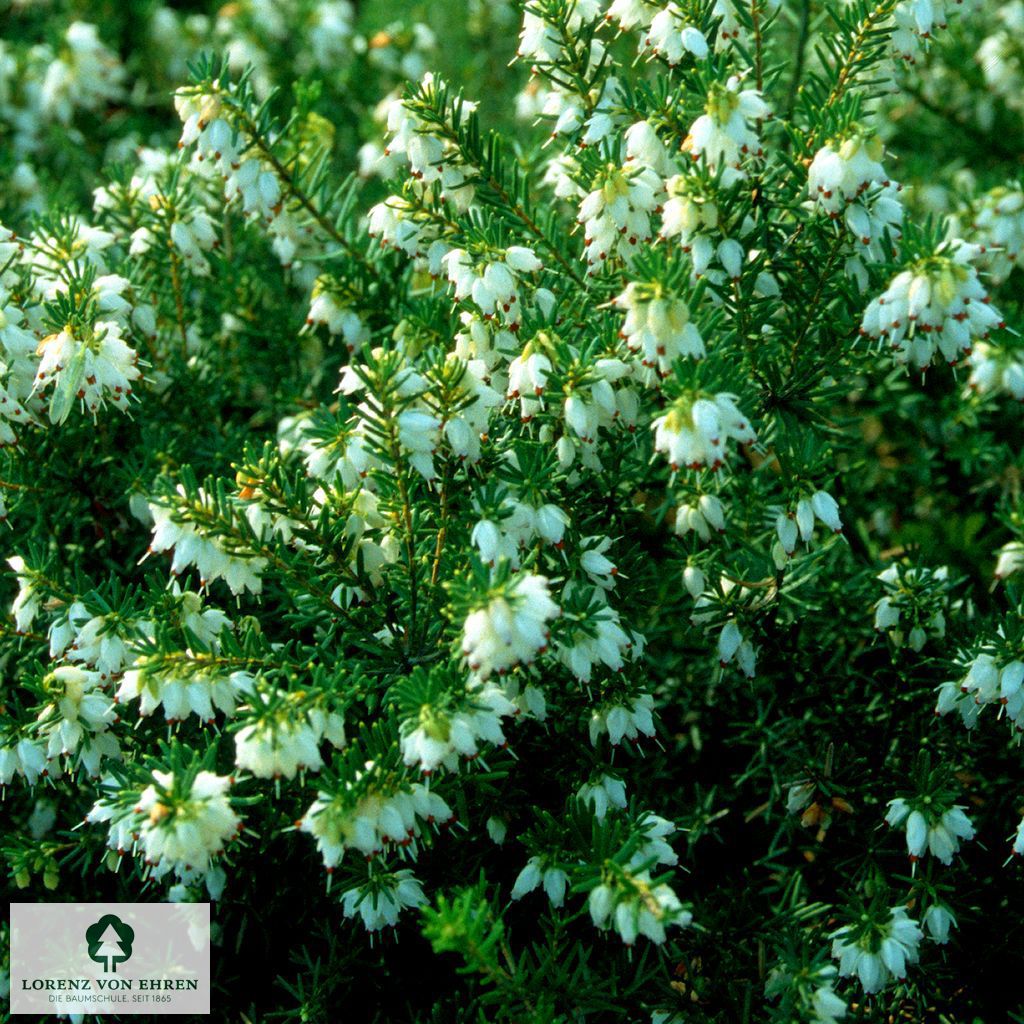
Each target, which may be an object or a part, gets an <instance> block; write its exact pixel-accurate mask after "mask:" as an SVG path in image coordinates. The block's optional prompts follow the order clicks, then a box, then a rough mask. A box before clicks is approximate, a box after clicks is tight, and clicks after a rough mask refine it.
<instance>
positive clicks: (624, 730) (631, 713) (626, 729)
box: [590, 693, 655, 747]
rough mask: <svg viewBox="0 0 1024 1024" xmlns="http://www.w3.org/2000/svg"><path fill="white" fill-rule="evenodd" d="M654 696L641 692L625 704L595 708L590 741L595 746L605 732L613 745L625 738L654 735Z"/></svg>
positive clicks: (592, 716)
mask: <svg viewBox="0 0 1024 1024" xmlns="http://www.w3.org/2000/svg"><path fill="white" fill-rule="evenodd" d="M653 710H654V698H653V697H652V696H651V695H650V694H649V693H641V694H639V695H638V696H637V697H634V698H632V699H631V700H628V701H627V703H624V704H615V703H613V704H608V705H605V706H603V707H600V708H595V710H594V711H593V712H592V714H591V716H590V742H591V744H593V745H594V746H595V747H596V746H597V741H598V739H600V737H601V735H602V734H604V733H607V734H608V740H609V742H610V743H611V745H612V746H613V747H617V746H618V745H619V744H620V743H621V742H622V741H623V739H628V740H635V739H636V738H637V736H640V735H643V736H653V735H654V732H655V729H654V715H653Z"/></svg>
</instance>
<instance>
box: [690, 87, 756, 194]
mask: <svg viewBox="0 0 1024 1024" xmlns="http://www.w3.org/2000/svg"><path fill="white" fill-rule="evenodd" d="M770 115H771V111H770V109H769V107H768V104H767V103H765V101H764V100H763V99H762V98H761V94H760V93H759V92H758V91H757V90H756V89H743V88H742V82H741V81H740V79H739V78H737V77H736V76H733V77H732V78H730V79H729V81H728V82H726V84H725V85H722V84H721V83H720V82H713V83H712V85H711V89H710V91H709V92H708V98H707V103H706V105H705V107H704V113H703V114H702V115H701V116H700V117H698V118H697V120H696V121H694V122H693V124H692V125H691V126H690V135H689V139H690V155H691V156H692V157H693V159H694V160H699V159H701V157H703V158H704V162H705V164H706V165H707V167H708V170H710V171H711V172H712V173H714V172H716V171H718V170H719V169H720V168H724V169H725V173H724V175H723V181H724V183H725V184H730V183H732V182H733V181H736V180H737V179H738V178H741V177H743V173H744V172H743V171H742V169H741V167H742V163H743V160H744V158H746V157H747V156H760V155H761V154H762V152H763V151H762V149H761V142H760V139H759V138H758V134H757V131H756V129H755V128H752V127H751V126H750V122H757V121H760V120H763V119H764V118H767V117H769V116H770Z"/></svg>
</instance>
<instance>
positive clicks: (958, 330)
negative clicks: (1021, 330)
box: [861, 240, 1005, 369]
mask: <svg viewBox="0 0 1024 1024" xmlns="http://www.w3.org/2000/svg"><path fill="white" fill-rule="evenodd" d="M979 252H980V250H979V249H978V247H977V246H972V245H968V244H967V243H966V242H962V241H960V240H954V241H952V242H947V243H943V245H942V246H940V247H939V249H938V250H937V251H936V252H935V254H934V255H931V256H925V257H922V258H921V259H919V260H917V261H916V262H915V263H913V264H912V265H911V266H910V267H909V268H907V269H906V270H903V271H902V272H901V273H899V274H897V275H896V277H894V278H893V280H892V281H891V283H890V284H889V287H888V288H887V289H886V290H885V292H884V293H883V294H882V295H881V296H880V297H879V298H877V299H873V300H872V301H871V303H870V304H869V305H868V308H867V309H866V310H865V312H864V317H863V320H862V322H861V334H863V335H865V336H867V337H870V338H882V339H884V340H885V342H886V343H887V344H888V345H889V346H890V348H891V349H892V350H893V355H894V357H895V359H896V361H897V362H899V363H909V364H911V365H913V366H915V367H917V368H918V369H924V368H925V367H926V366H928V365H929V364H930V363H931V362H932V359H933V358H934V356H935V355H936V354H941V355H942V357H943V358H944V359H946V360H947V362H950V363H954V362H956V361H957V360H958V359H959V358H961V356H962V355H964V354H965V353H968V352H970V350H971V346H972V344H973V342H974V341H975V340H977V339H979V338H980V339H987V338H988V336H989V332H990V331H991V330H992V329H993V328H1001V327H1003V326H1005V325H1004V323H1003V320H1002V316H1001V315H1000V313H999V311H998V310H996V309H995V308H994V307H993V306H992V305H990V304H989V299H988V295H987V293H986V291H985V288H984V286H983V285H982V283H981V280H980V279H979V277H978V272H977V270H976V269H975V267H973V266H972V265H971V263H972V261H973V260H975V259H976V258H977V256H978V254H979Z"/></svg>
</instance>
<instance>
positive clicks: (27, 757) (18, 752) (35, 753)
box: [0, 738, 61, 786]
mask: <svg viewBox="0 0 1024 1024" xmlns="http://www.w3.org/2000/svg"><path fill="white" fill-rule="evenodd" d="M52 767H53V768H54V769H55V770H53V771H51V766H50V765H49V764H48V763H47V760H46V750H45V748H44V747H43V745H42V744H41V743H38V742H37V741H36V740H32V739H28V738H25V739H21V740H18V741H17V742H16V743H12V744H11V745H10V746H7V747H0V784H2V785H4V786H6V785H7V784H8V783H9V782H10V781H11V779H13V778H14V776H15V775H20V776H22V777H23V778H24V779H25V781H26V782H27V783H28V785H30V786H34V785H35V783H36V780H37V779H38V778H39V777H40V776H43V777H44V778H45V777H47V776H50V775H53V776H54V777H55V778H56V777H58V776H59V775H60V774H61V772H60V766H59V765H55V766H52Z"/></svg>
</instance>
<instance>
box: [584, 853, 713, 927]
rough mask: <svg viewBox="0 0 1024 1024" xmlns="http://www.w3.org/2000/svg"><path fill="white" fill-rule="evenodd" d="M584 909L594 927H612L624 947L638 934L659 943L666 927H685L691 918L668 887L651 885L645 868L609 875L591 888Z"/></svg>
mask: <svg viewBox="0 0 1024 1024" xmlns="http://www.w3.org/2000/svg"><path fill="white" fill-rule="evenodd" d="M587 908H588V909H589V911H590V919H591V920H592V921H593V922H594V925H595V927H597V928H600V929H602V930H603V929H605V928H608V927H609V926H611V927H614V928H615V930H616V931H617V932H618V933H619V936H620V937H621V939H622V941H623V942H624V943H625V944H626V945H627V946H632V945H633V943H634V942H636V939H637V936H638V935H643V936H646V937H647V938H648V939H650V940H651V941H652V942H654V943H657V944H661V943H662V942H664V941H665V938H666V929H667V928H669V927H672V926H675V927H678V928H685V927H686V926H687V925H688V924H689V923H690V922H691V921H692V920H693V915H692V914H690V912H689V911H687V910H684V909H683V905H682V904H681V903H680V902H679V898H678V897H677V896H676V894H675V893H674V892H673V891H672V889H671V887H670V886H668V885H666V884H664V883H662V884H659V885H653V884H652V883H651V878H650V875H649V874H648V873H647V872H646V871H636V872H631V871H628V870H623V871H621V873H617V874H616V875H615V876H613V877H609V878H608V879H607V880H606V881H604V882H602V883H601V884H600V885H598V886H596V887H595V888H593V889H591V890H590V896H589V897H588V898H587Z"/></svg>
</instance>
